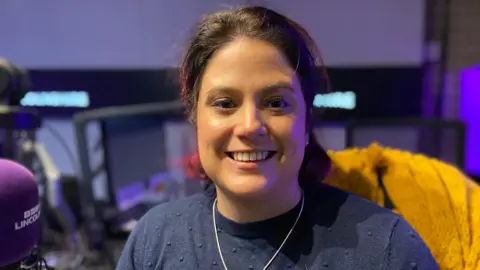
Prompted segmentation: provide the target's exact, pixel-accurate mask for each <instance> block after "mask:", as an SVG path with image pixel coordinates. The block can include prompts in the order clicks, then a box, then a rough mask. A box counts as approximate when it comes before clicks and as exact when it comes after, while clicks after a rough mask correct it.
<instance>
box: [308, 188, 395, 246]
mask: <svg viewBox="0 0 480 270" xmlns="http://www.w3.org/2000/svg"><path fill="white" fill-rule="evenodd" d="M312 197H313V198H312V199H313V201H314V203H313V204H312V206H313V207H312V211H313V212H312V217H313V219H314V220H315V223H316V225H318V226H321V227H328V228H329V231H332V232H335V231H338V232H339V233H341V234H343V235H344V236H345V237H347V238H349V237H350V238H352V239H359V237H360V238H361V239H363V238H364V237H365V240H366V241H370V240H378V241H385V243H386V244H388V241H389V240H390V236H391V234H392V232H393V231H394V230H395V227H396V226H398V224H399V223H402V224H403V222H404V221H403V218H402V217H401V216H399V215H397V214H396V213H393V212H392V211H390V210H388V209H386V208H383V207H381V206H379V205H377V204H375V203H372V202H371V201H368V200H365V199H363V198H361V197H359V196H357V195H354V194H351V193H348V192H345V191H343V190H340V189H338V188H335V187H331V186H322V187H321V188H320V189H319V190H318V191H317V192H315V193H314V195H313V196H312ZM372 236H374V237H372ZM369 239H370V240H369Z"/></svg>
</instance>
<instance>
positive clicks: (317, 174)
mask: <svg viewBox="0 0 480 270" xmlns="http://www.w3.org/2000/svg"><path fill="white" fill-rule="evenodd" d="M238 37H250V38H254V39H258V40H263V41H266V42H268V43H270V44H272V45H274V46H276V47H277V48H278V49H279V50H280V51H281V52H283V54H284V55H285V57H286V58H287V59H288V61H289V63H290V65H291V66H292V67H293V68H295V69H296V73H297V76H298V77H299V79H300V83H301V87H302V91H303V96H304V98H305V103H306V109H307V111H306V115H307V119H306V125H307V126H306V130H307V132H308V133H309V144H308V145H307V146H306V149H305V156H304V158H303V163H302V166H301V168H300V173H299V181H300V184H304V183H307V182H312V181H321V180H322V179H323V178H324V176H325V174H326V172H327V171H328V169H329V167H330V159H329V158H328V156H327V154H326V152H325V150H324V149H323V148H322V147H321V146H320V144H319V143H318V141H317V140H316V138H315V136H314V134H313V132H312V128H313V115H312V106H313V99H314V97H315V95H316V94H317V93H318V92H319V89H322V88H325V87H322V82H327V83H326V84H323V85H328V77H327V74H326V71H325V68H324V65H323V61H322V58H321V55H320V53H319V50H318V48H317V46H316V44H315V42H314V41H313V39H312V38H311V37H310V35H309V34H308V32H307V31H306V30H305V29H304V28H303V27H301V26H300V25H299V24H297V23H296V22H294V21H292V20H290V19H289V18H287V17H285V16H283V15H281V14H279V13H277V12H275V11H273V10H270V9H268V8H265V7H258V6H253V7H242V8H239V9H236V10H231V11H222V12H216V13H213V14H210V15H207V16H206V17H205V18H204V19H203V20H202V21H201V22H200V23H199V24H198V26H197V28H196V29H195V32H194V35H193V38H192V40H191V41H190V43H189V45H188V47H187V52H186V55H185V58H184V59H183V63H182V65H181V68H180V86H181V97H182V100H183V101H184V103H185V105H186V108H187V113H188V115H189V117H190V120H191V121H192V122H195V118H196V108H197V101H198V93H199V85H200V82H201V80H202V77H203V72H204V71H205V67H206V66H207V64H208V61H209V60H210V58H211V57H212V55H213V54H214V53H215V52H216V51H217V50H218V49H220V48H222V47H223V46H225V45H226V44H228V43H230V42H232V41H233V40H235V39H236V38H238ZM318 64H320V65H321V67H322V72H319V67H318ZM188 167H189V171H190V173H191V174H193V176H195V177H198V178H201V179H206V180H208V177H207V176H206V175H205V173H204V171H203V168H202V166H201V164H200V160H199V157H198V153H197V154H196V155H195V156H194V157H192V159H191V160H190V161H189V162H188Z"/></svg>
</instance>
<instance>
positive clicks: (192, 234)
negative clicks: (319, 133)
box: [117, 7, 438, 270]
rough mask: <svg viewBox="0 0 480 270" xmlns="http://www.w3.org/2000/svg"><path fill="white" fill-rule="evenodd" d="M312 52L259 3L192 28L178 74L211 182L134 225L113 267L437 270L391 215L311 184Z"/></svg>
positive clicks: (319, 177)
mask: <svg viewBox="0 0 480 270" xmlns="http://www.w3.org/2000/svg"><path fill="white" fill-rule="evenodd" d="M319 59H320V55H319V53H318V50H317V49H316V46H315V44H314V43H313V41H312V39H311V37H310V36H309V34H308V33H307V32H306V31H305V30H304V29H303V28H302V27H301V26H299V25H298V24H296V23H295V22H293V21H291V20H290V19H288V18H286V17H284V16H283V15H281V14H279V13H276V12H274V11H272V10H269V9H266V8H263V7H245V8H240V9H237V10H233V11H226V12H217V13H214V14H211V15H208V16H207V17H205V18H204V19H203V20H202V21H201V22H200V23H199V24H198V28H197V29H196V32H195V34H194V36H193V39H192V41H191V42H190V44H189V46H188V48H187V54H186V56H185V58H184V61H183V64H182V67H181V85H182V97H183V100H184V101H185V104H186V106H187V109H188V113H189V114H190V115H189V116H190V119H191V121H192V124H193V125H194V126H195V127H196V130H197V142H198V155H197V156H196V157H198V158H196V159H194V160H193V162H192V163H191V165H192V167H193V170H194V171H196V172H197V174H198V176H200V177H202V178H203V179H206V180H209V181H211V182H213V185H212V186H211V187H210V188H209V189H208V190H206V191H205V192H203V193H201V194H197V195H195V196H193V197H190V198H186V199H183V200H179V201H175V202H172V203H168V204H164V205H160V206H158V207H156V208H154V209H153V210H151V211H150V212H149V213H147V214H146V216H145V217H144V218H143V219H142V220H141V221H140V222H139V223H138V225H137V227H136V228H135V230H134V232H133V233H132V235H131V236H130V238H129V240H128V242H127V244H126V246H125V249H124V251H123V253H122V256H121V258H120V261H119V264H118V266H117V269H153V268H155V269H245V268H246V267H248V268H249V269H267V268H269V267H271V268H272V269H284V268H285V267H287V268H296V269H320V268H322V269H323V268H327V267H328V268H329V269H409V268H416V269H429V270H430V269H437V268H438V266H437V265H436V263H435V261H434V259H433V257H432V256H431V254H430V251H429V250H428V248H427V247H426V246H425V244H424V243H423V241H422V240H421V239H420V237H419V236H418V235H417V234H416V232H415V231H414V230H413V229H412V228H411V227H410V226H409V225H408V224H407V223H406V222H405V221H404V220H403V219H402V218H401V217H399V216H398V215H396V214H393V213H391V212H390V211H388V210H386V209H383V208H381V207H379V206H377V205H375V204H373V203H371V202H367V201H365V200H362V199H360V198H359V197H356V196H354V195H351V194H348V193H345V192H343V191H340V190H338V189H335V188H333V187H328V186H326V185H324V184H322V181H323V179H324V177H325V176H326V173H327V171H328V169H329V167H330V160H329V158H328V156H327V155H326V153H325V151H324V150H323V148H322V147H321V146H320V144H319V143H318V142H317V141H316V139H315V136H314V135H313V132H312V104H313V100H314V96H315V94H317V93H316V91H315V89H318V87H317V86H318V83H319V82H320V81H321V79H322V77H324V78H325V77H326V76H325V74H318V72H317V65H318V64H319V63H321V61H319Z"/></svg>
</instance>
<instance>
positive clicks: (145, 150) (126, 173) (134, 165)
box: [102, 114, 201, 211]
mask: <svg viewBox="0 0 480 270" xmlns="http://www.w3.org/2000/svg"><path fill="white" fill-rule="evenodd" d="M102 134H103V135H102V137H103V143H102V144H103V147H104V155H105V158H104V160H105V165H106V172H107V179H108V183H109V184H108V186H109V193H110V197H112V198H113V199H114V201H115V204H116V207H117V209H118V210H119V211H128V210H129V209H130V208H132V207H135V206H136V205H138V204H139V203H146V204H149V205H156V204H159V203H163V202H167V201H172V200H176V199H179V198H182V197H185V196H188V195H191V194H193V193H195V192H198V191H200V190H201V183H200V182H199V181H196V180H194V179H189V178H188V177H187V176H186V175H185V173H184V172H183V171H182V167H181V164H180V163H181V162H180V161H181V160H182V158H185V157H186V156H189V155H192V154H194V153H195V150H196V144H195V132H194V129H193V127H192V126H191V124H189V123H188V122H187V121H185V119H184V118H183V117H179V118H172V117H169V118H166V117H164V116H161V115H155V114H151V115H148V114H146V115H132V116H128V115H127V116H120V117H115V118H109V119H105V120H103V121H102Z"/></svg>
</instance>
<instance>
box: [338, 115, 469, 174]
mask: <svg viewBox="0 0 480 270" xmlns="http://www.w3.org/2000/svg"><path fill="white" fill-rule="evenodd" d="M460 127H461V126H460V125H459V126H458V127H456V126H455V125H451V126H444V127H442V126H440V125H438V126H433V125H428V124H418V123H415V122H412V123H411V124H409V125H408V124H405V123H402V124H401V125H395V123H394V121H392V122H391V123H390V124H386V123H384V124H383V125H382V124H378V125H371V124H369V125H365V126H362V125H361V124H359V125H355V126H353V128H352V126H349V128H348V130H347V134H348V135H347V137H348V140H349V141H348V146H349V147H368V146H369V145H370V144H372V143H374V142H376V143H378V144H380V145H383V146H386V147H390V148H395V149H400V150H404V151H408V152H411V153H421V154H425V155H428V156H431V157H435V158H438V159H440V160H443V161H445V162H448V163H451V164H453V165H456V166H458V167H459V168H463V166H464V154H465V153H464V140H465V138H464V133H463V130H462V129H461V128H460Z"/></svg>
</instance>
